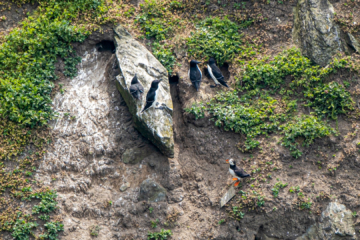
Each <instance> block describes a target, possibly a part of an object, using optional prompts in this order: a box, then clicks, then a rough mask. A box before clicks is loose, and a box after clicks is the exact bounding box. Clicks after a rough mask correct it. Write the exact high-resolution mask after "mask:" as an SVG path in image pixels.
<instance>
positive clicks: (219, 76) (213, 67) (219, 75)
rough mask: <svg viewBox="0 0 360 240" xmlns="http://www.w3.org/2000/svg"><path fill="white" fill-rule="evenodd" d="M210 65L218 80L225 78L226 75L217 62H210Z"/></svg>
mask: <svg viewBox="0 0 360 240" xmlns="http://www.w3.org/2000/svg"><path fill="white" fill-rule="evenodd" d="M209 66H210V67H211V70H212V74H213V75H214V77H215V78H216V79H217V80H220V79H224V75H223V74H222V73H221V70H220V69H219V68H218V66H216V64H215V63H212V64H209Z"/></svg>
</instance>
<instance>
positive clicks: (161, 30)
mask: <svg viewBox="0 0 360 240" xmlns="http://www.w3.org/2000/svg"><path fill="white" fill-rule="evenodd" d="M179 4H180V5H179ZM180 6H181V3H179V2H176V1H174V2H171V3H170V5H167V3H166V2H164V1H159V0H145V3H144V4H140V14H139V15H138V16H137V17H136V21H135V22H136V23H138V25H139V26H140V28H141V29H142V30H143V32H144V33H145V36H146V37H147V38H149V39H150V38H154V39H155V41H154V42H153V43H152V51H153V54H154V56H155V57H156V58H157V59H158V60H159V61H160V63H161V64H162V65H164V67H165V68H166V69H167V71H168V72H169V74H171V73H172V68H173V67H174V64H175V62H176V59H175V56H174V53H173V52H172V49H173V46H172V45H168V44H164V43H163V42H161V41H162V40H166V39H168V38H169V37H171V36H172V35H173V34H174V32H175V31H176V29H177V28H178V27H179V22H180V20H179V19H175V18H174V17H173V15H172V14H171V12H170V11H169V10H168V8H169V9H175V8H178V7H180Z"/></svg>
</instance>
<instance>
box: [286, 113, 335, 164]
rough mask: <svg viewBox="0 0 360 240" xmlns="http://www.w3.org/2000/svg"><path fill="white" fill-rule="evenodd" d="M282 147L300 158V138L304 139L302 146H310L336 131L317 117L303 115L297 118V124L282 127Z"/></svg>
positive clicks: (291, 123) (290, 123)
mask: <svg viewBox="0 0 360 240" xmlns="http://www.w3.org/2000/svg"><path fill="white" fill-rule="evenodd" d="M281 129H282V133H283V134H284V135H285V136H284V137H283V138H282V140H281V141H282V145H283V146H285V147H288V148H290V151H291V155H292V156H293V157H295V158H298V157H300V156H301V155H302V152H301V151H300V150H298V149H297V147H298V146H299V143H298V142H296V140H297V139H298V138H303V143H302V146H309V145H310V144H312V143H313V142H314V140H315V139H316V138H321V137H326V136H329V135H330V134H333V133H335V130H334V129H333V128H331V127H329V126H328V125H327V124H326V123H324V122H322V121H321V120H319V119H318V118H317V117H315V116H310V115H303V116H301V117H297V118H295V122H288V123H286V124H284V125H282V126H281Z"/></svg>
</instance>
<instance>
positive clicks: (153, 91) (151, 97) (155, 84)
mask: <svg viewBox="0 0 360 240" xmlns="http://www.w3.org/2000/svg"><path fill="white" fill-rule="evenodd" d="M161 81H162V79H161V80H154V81H152V83H151V87H150V89H149V91H148V93H147V95H146V103H145V107H144V109H143V110H142V111H141V113H142V112H144V111H145V110H146V109H148V108H149V107H151V106H152V104H153V103H154V102H155V101H156V97H157V96H156V95H157V90H158V88H159V83H160V82H161Z"/></svg>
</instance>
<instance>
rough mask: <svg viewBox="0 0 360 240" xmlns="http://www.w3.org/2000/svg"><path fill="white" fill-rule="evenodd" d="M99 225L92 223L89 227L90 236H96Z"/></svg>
mask: <svg viewBox="0 0 360 240" xmlns="http://www.w3.org/2000/svg"><path fill="white" fill-rule="evenodd" d="M99 232H100V227H99V226H98V225H93V226H91V227H90V236H94V237H97V236H99Z"/></svg>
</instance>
